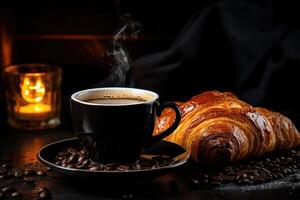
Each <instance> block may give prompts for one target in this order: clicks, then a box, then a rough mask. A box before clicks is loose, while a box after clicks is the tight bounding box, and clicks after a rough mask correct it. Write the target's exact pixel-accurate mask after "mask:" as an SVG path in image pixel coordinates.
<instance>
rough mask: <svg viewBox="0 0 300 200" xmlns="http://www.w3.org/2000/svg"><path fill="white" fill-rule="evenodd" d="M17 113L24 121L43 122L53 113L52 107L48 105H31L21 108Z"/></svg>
mask: <svg viewBox="0 0 300 200" xmlns="http://www.w3.org/2000/svg"><path fill="white" fill-rule="evenodd" d="M17 112H18V113H19V117H20V118H22V119H31V120H35V119H36V120H41V119H43V118H47V116H48V115H49V113H50V112H51V106H50V105H47V104H29V105H26V106H20V108H19V111H17Z"/></svg>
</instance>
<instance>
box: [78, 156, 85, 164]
mask: <svg viewBox="0 0 300 200" xmlns="http://www.w3.org/2000/svg"><path fill="white" fill-rule="evenodd" d="M84 160H86V157H85V156H79V157H78V160H77V162H79V163H80V162H83V161H84Z"/></svg>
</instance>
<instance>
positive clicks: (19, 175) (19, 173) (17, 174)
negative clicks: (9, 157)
mask: <svg viewBox="0 0 300 200" xmlns="http://www.w3.org/2000/svg"><path fill="white" fill-rule="evenodd" d="M23 175H24V173H23V172H22V171H15V172H14V177H15V178H21V177H22V176H23Z"/></svg>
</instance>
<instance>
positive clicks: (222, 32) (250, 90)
mask: <svg viewBox="0 0 300 200" xmlns="http://www.w3.org/2000/svg"><path fill="white" fill-rule="evenodd" d="M298 8H299V7H298V6H297V4H296V3H293V2H291V1H281V2H277V1H270V0H259V1H258V0H257V1H254V0H252V1H250V0H238V1H234V0H224V1H214V2H212V3H210V4H205V6H202V7H200V8H199V11H198V12H197V13H195V14H194V15H193V16H192V17H191V19H190V20H189V22H188V23H187V24H186V26H185V27H184V29H183V30H182V31H181V33H180V34H179V35H178V37H177V39H176V41H175V42H174V44H173V45H172V46H171V47H170V48H169V49H167V50H166V51H164V52H159V53H156V54H154V55H148V56H145V57H143V58H141V59H139V60H137V61H136V62H135V63H134V65H133V68H132V69H131V74H130V75H131V81H132V86H135V87H141V88H147V89H151V90H154V91H156V92H158V93H159V94H160V95H161V97H162V100H186V99H188V98H190V97H191V96H193V95H195V94H198V93H200V92H202V91H205V90H220V91H231V92H233V93H235V94H236V95H237V96H238V97H240V98H241V99H243V100H245V101H247V102H248V103H251V104H252V105H256V106H264V107H268V108H270V109H273V110H277V111H280V112H282V113H284V114H286V115H288V116H289V117H291V118H292V119H293V120H294V121H299V118H300V117H299V114H298V113H299V110H300V109H299V108H300V106H299V102H300V95H298V91H299V83H298V80H299V78H300V76H299V73H298V71H299V68H300V28H299V23H300V20H299V19H300V18H299V17H300V12H298V10H299V9H298Z"/></svg>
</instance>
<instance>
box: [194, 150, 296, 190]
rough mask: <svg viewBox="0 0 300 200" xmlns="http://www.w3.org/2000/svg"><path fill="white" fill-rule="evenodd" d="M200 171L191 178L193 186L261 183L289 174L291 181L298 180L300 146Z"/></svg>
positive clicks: (203, 168) (202, 168)
mask: <svg viewBox="0 0 300 200" xmlns="http://www.w3.org/2000/svg"><path fill="white" fill-rule="evenodd" d="M198 167H199V166H198ZM198 171H200V173H199V174H198V176H197V177H193V178H191V180H190V185H191V187H195V186H197V185H206V186H219V185H221V184H226V183H234V184H238V185H247V184H248V185H251V184H260V183H265V182H268V181H272V180H278V179H282V178H285V177H287V176H288V177H289V181H291V182H298V181H300V148H295V149H291V150H288V151H286V152H282V153H276V154H273V155H267V156H263V157H259V158H253V159H251V160H248V161H242V162H238V163H235V164H232V165H227V166H223V167H217V168H212V167H201V166H200V169H198ZM292 174H293V175H292Z"/></svg>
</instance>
